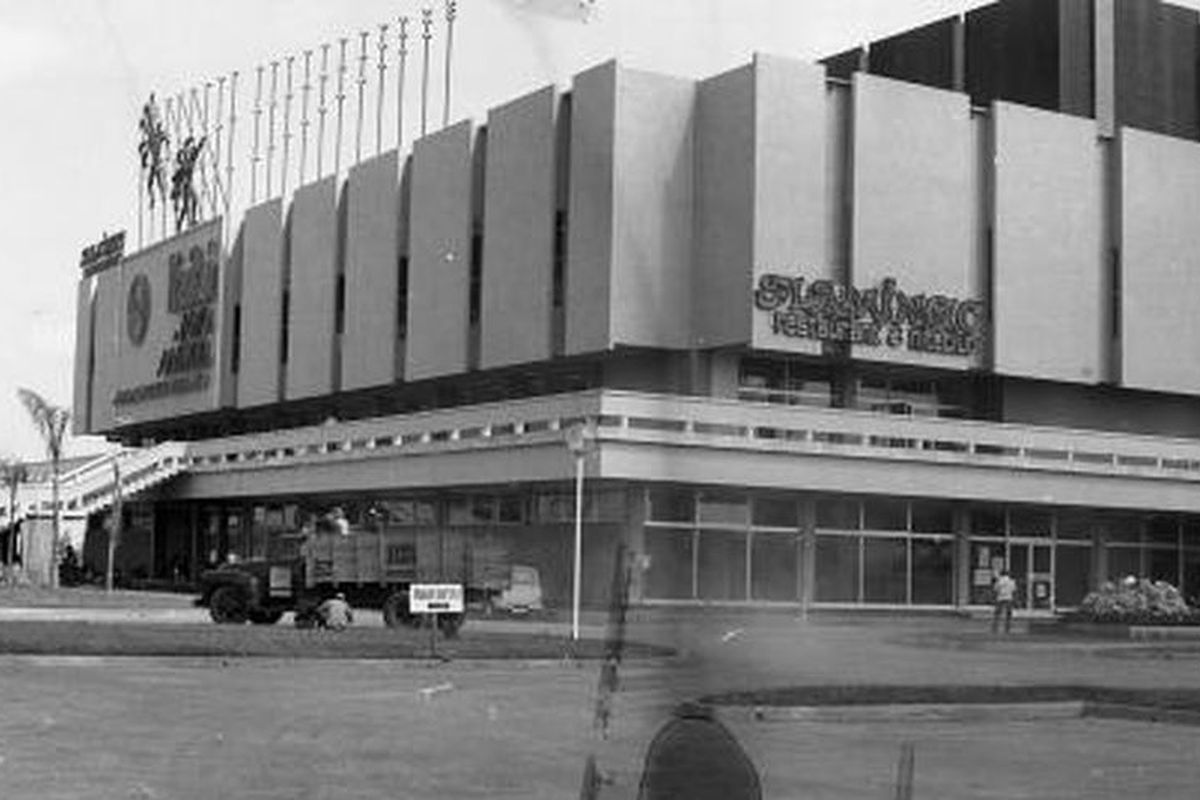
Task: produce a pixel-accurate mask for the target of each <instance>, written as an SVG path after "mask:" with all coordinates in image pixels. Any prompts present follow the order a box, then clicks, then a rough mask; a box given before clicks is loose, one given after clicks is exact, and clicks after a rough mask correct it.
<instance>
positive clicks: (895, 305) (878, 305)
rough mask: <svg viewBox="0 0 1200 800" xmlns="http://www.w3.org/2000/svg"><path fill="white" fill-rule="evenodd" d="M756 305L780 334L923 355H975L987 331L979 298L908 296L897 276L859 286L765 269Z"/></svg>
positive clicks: (985, 315) (757, 292)
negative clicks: (862, 286)
mask: <svg viewBox="0 0 1200 800" xmlns="http://www.w3.org/2000/svg"><path fill="white" fill-rule="evenodd" d="M754 307H755V308H756V309H758V310H759V311H764V312H767V313H768V314H770V315H771V316H770V320H771V331H772V332H773V333H775V334H778V335H782V336H788V337H792V338H797V339H814V340H817V341H822V342H845V343H848V344H855V345H862V346H867V347H887V348H891V349H900V348H905V349H907V350H911V351H914V352H922V353H940V354H943V355H954V356H974V355H977V354H978V353H980V352H981V351H982V349H983V345H984V341H985V337H986V331H987V307H986V306H985V305H984V303H983V301H981V300H961V299H959V298H956V297H947V296H946V295H940V294H938V295H925V294H919V295H911V294H907V293H905V292H903V291H901V290H900V289H899V287H898V284H897V282H896V279H895V278H884V279H883V280H882V281H880V283H879V285H878V286H875V287H872V288H869V289H858V288H855V287H853V286H850V285H847V284H846V283H842V282H840V281H835V280H829V279H820V280H811V281H810V280H808V279H807V278H804V277H803V276H787V275H779V274H775V273H768V274H764V275H760V276H759V279H758V286H757V287H756V288H755V290H754Z"/></svg>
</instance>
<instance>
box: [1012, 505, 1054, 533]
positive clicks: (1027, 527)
mask: <svg viewBox="0 0 1200 800" xmlns="http://www.w3.org/2000/svg"><path fill="white" fill-rule="evenodd" d="M1053 532H1054V515H1053V514H1052V513H1051V512H1050V510H1049V509H1043V508H1013V509H1010V510H1009V512H1008V535H1009V536H1028V537H1032V538H1038V539H1048V538H1050V536H1051V535H1052V534H1053Z"/></svg>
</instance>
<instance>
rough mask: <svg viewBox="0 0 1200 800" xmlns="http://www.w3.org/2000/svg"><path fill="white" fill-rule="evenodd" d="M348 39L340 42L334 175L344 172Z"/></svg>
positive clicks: (342, 39)
mask: <svg viewBox="0 0 1200 800" xmlns="http://www.w3.org/2000/svg"><path fill="white" fill-rule="evenodd" d="M347 41H349V40H348V39H346V38H344V37H343V38H341V39H339V40H338V85H337V133H336V134H335V136H334V146H333V174H334V175H338V174H340V173H341V171H342V117H343V112H344V109H345V104H346V42H347Z"/></svg>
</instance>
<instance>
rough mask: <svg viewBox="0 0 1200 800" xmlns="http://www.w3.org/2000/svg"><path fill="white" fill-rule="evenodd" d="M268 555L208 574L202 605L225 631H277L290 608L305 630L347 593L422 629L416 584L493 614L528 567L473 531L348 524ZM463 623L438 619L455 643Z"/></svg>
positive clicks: (276, 545) (456, 617)
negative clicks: (457, 592)
mask: <svg viewBox="0 0 1200 800" xmlns="http://www.w3.org/2000/svg"><path fill="white" fill-rule="evenodd" d="M268 551H269V552H268V555H267V557H265V558H257V559H248V560H244V561H241V560H236V559H231V560H229V561H228V562H227V563H225V564H222V565H221V566H219V567H217V568H216V569H210V570H207V571H205V572H204V573H202V574H201V576H200V596H199V597H198V598H197V600H196V601H195V602H196V605H197V606H201V607H206V608H208V610H209V615H210V616H211V618H212V620H213V622H216V623H218V624H244V623H246V622H250V623H253V624H256V625H273V624H275V623H276V622H278V621H279V620H280V619H281V618H282V617H283V615H284V613H286V612H288V611H291V612H294V613H295V617H296V622H297V625H298V626H300V627H303V626H304V625H305V624H309V623H311V622H312V621H313V620H315V616H316V609H317V607H318V606H319V605H320V604H321V603H322V602H324V601H325V600H326V599H327V598H330V597H333V596H334V595H336V594H339V593H340V594H343V595H344V596H345V598H346V601H347V602H348V603H350V605H351V606H354V607H356V608H376V609H381V610H382V611H383V619H384V622H385V623H386V624H387V626H388V627H392V628H396V627H402V626H411V627H417V626H419V625H421V623H422V620H421V618H420V617H419V616H417V615H414V614H412V613H410V611H409V602H408V596H409V587H410V586H412V584H414V583H459V584H462V585H463V594H464V601H465V606H466V608H472V607H474V608H481V607H482V608H487V609H491V608H493V607H494V606H496V604H497V601H503V599H504V598H507V597H509V596H511V594H512V591H513V574H514V569H515V571H516V572H517V573H518V575H519V576H521V578H522V581H523V582H524V581H527V580H528V578H527V576H526V575H525V572H524V571H525V570H527V569H529V568H523V567H516V568H514V567H513V565H511V564H510V563H509V559H508V554H507V552H506V550H505V548H504V547H503V546H502V545H500V544H499V543H497V542H495V541H494V540H493V539H491V538H490V537H488V536H486V535H485V534H482V533H481V532H479V531H478V530H470V529H453V528H432V527H431V528H391V529H384V528H375V529H369V528H353V527H350V526H344V527H343V528H341V529H338V528H336V527H335V528H332V529H326V530H317V531H302V532H298V533H293V534H287V533H285V534H282V535H278V536H276V537H274V539H273V541H272V543H271V547H269V548H268ZM538 603H539V604H540V597H539V598H538ZM463 616H464V615H463V614H439V615H438V617H437V622H438V627H439V628H440V629H441V631H442V632H443V633H444V634H445V635H446V636H454V635H456V634H457V632H458V629H459V627H460V626H461V625H462V623H463Z"/></svg>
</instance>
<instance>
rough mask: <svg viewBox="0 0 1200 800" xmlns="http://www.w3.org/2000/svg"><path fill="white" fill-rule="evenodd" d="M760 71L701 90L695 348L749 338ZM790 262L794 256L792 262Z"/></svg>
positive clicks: (739, 73)
mask: <svg viewBox="0 0 1200 800" xmlns="http://www.w3.org/2000/svg"><path fill="white" fill-rule="evenodd" d="M754 93H755V69H754V66H753V65H747V66H744V67H739V68H738V69H735V70H732V71H730V72H726V73H725V74H723V75H718V76H716V77H713V78H709V79H708V80H706V81H703V82H701V83H700V84H699V86H698V87H697V92H696V281H695V286H694V293H693V304H694V305H693V307H694V315H695V317H694V320H693V327H694V333H695V337H696V346H697V347H700V348H709V347H719V346H722V345H727V344H745V343H746V342H747V341H748V340H749V338H750V330H751V325H752V322H751V315H752V311H751V309H752V304H751V303H750V302H749V294H750V291H751V286H752V285H753V273H754V267H755V254H754V217H755V209H754V188H755V181H754V177H755V175H754V173H755V153H756V147H755V139H756V136H757V131H756V129H755V124H754V107H755V102H754ZM786 263H788V264H790V263H791V261H790V260H789V261H788V262H786Z"/></svg>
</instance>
